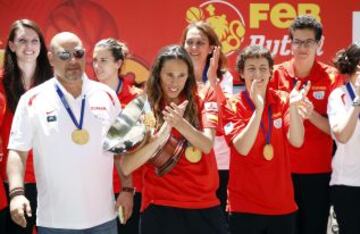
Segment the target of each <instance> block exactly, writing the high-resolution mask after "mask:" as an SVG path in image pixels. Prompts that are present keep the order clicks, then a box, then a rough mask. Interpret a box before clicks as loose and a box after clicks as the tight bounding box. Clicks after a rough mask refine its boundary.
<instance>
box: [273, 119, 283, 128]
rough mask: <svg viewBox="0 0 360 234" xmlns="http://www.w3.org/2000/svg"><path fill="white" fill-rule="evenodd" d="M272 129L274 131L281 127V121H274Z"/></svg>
mask: <svg viewBox="0 0 360 234" xmlns="http://www.w3.org/2000/svg"><path fill="white" fill-rule="evenodd" d="M274 127H275V128H276V129H279V128H281V127H282V119H281V118H277V119H274Z"/></svg>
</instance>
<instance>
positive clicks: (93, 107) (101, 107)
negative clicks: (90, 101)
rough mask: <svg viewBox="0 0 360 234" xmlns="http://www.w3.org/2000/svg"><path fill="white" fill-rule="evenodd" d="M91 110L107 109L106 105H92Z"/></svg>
mask: <svg viewBox="0 0 360 234" xmlns="http://www.w3.org/2000/svg"><path fill="white" fill-rule="evenodd" d="M90 110H106V107H105V106H91V107H90Z"/></svg>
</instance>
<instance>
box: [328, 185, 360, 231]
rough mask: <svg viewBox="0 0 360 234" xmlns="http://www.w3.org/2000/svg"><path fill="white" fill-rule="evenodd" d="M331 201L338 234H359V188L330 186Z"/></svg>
mask: <svg viewBox="0 0 360 234" xmlns="http://www.w3.org/2000/svg"><path fill="white" fill-rule="evenodd" d="M331 201H332V203H333V205H334V211H335V214H336V220H337V222H338V224H339V231H340V232H339V233H340V234H359V233H360V187H350V186H340V185H336V186H331Z"/></svg>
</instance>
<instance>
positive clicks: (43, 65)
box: [2, 19, 53, 112]
mask: <svg viewBox="0 0 360 234" xmlns="http://www.w3.org/2000/svg"><path fill="white" fill-rule="evenodd" d="M20 28H29V29H32V30H34V31H35V32H36V33H37V34H38V36H39V40H40V54H39V56H38V57H37V60H36V69H35V73H34V76H33V78H32V86H36V85H38V84H41V83H42V82H44V81H46V80H48V79H49V78H51V77H52V76H53V71H52V68H51V65H50V62H49V60H48V57H47V48H46V45H45V40H44V37H43V35H42V33H41V31H40V28H39V26H38V25H37V24H36V23H35V22H34V21H31V20H28V19H21V20H16V21H15V22H14V23H13V24H12V25H11V27H10V33H9V37H8V40H7V45H6V49H5V57H4V78H3V80H2V83H3V86H4V90H5V96H6V99H7V106H8V108H9V110H10V111H11V112H15V109H16V106H17V104H18V102H19V99H20V96H21V95H22V94H23V93H25V88H24V84H23V81H22V79H21V76H22V71H21V70H20V68H19V65H18V63H17V58H16V54H15V53H14V52H12V51H11V50H10V46H9V42H10V41H11V42H14V39H15V33H16V31H17V30H18V29H20Z"/></svg>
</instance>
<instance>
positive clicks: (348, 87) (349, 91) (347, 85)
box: [345, 82, 360, 119]
mask: <svg viewBox="0 0 360 234" xmlns="http://www.w3.org/2000/svg"><path fill="white" fill-rule="evenodd" d="M345 86H346V89H347V91H348V93H349V95H350V98H351V101H354V99H355V93H354V90H353V89H352V87H351V84H350V82H348V83H346V85H345ZM359 119H360V115H359Z"/></svg>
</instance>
